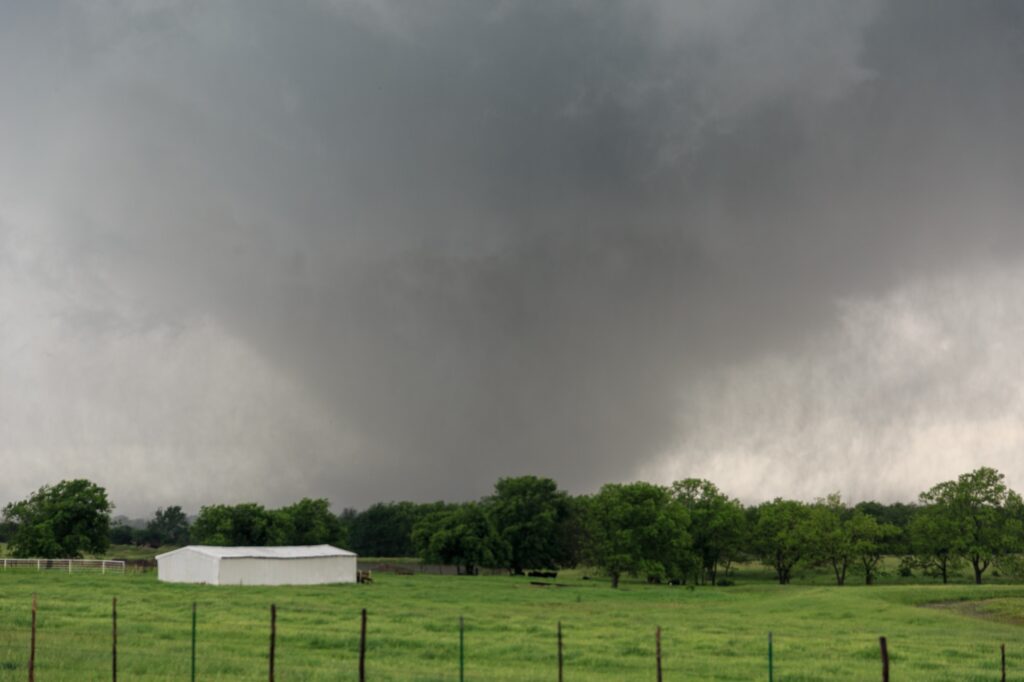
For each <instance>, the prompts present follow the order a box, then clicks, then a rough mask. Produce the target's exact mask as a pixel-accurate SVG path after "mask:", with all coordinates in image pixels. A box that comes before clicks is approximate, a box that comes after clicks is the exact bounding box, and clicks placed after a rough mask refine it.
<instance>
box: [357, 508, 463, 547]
mask: <svg viewBox="0 0 1024 682" xmlns="http://www.w3.org/2000/svg"><path fill="white" fill-rule="evenodd" d="M443 507H444V505H443V504H442V503H440V502H436V503H432V504H417V503H415V502H378V503H376V504H373V505H371V506H370V507H369V508H368V509H365V510H364V511H362V512H359V513H358V514H356V515H355V517H353V518H352V519H351V522H350V524H349V538H348V541H349V545H350V546H349V547H348V549H351V550H352V551H353V552H356V553H357V554H359V555H360V556H375V557H399V556H416V548H415V547H414V546H413V544H412V528H413V526H415V525H416V522H417V521H419V520H420V519H422V518H423V517H425V516H426V515H427V514H430V513H431V512H434V511H437V510H438V509H441V508H443Z"/></svg>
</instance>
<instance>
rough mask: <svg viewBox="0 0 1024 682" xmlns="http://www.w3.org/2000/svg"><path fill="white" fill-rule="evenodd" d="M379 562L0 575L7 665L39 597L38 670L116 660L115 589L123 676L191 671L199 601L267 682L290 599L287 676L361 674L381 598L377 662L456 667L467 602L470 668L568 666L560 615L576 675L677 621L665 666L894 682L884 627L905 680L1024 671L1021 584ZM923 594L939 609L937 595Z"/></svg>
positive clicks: (585, 676)
mask: <svg viewBox="0 0 1024 682" xmlns="http://www.w3.org/2000/svg"><path fill="white" fill-rule="evenodd" d="M558 582H559V583H563V584H565V585H567V586H566V587H554V586H550V587H538V586H533V585H531V584H530V580H529V579H528V578H510V577H451V576H432V575H416V576H395V575H378V576H376V582H375V583H374V584H373V585H366V586H364V585H335V586H324V587H281V588H262V587H212V586H192V585H167V584H161V583H158V582H157V581H156V579H155V576H154V574H152V573H146V574H128V575H124V576H113V575H107V576H100V575H84V574H82V575H67V574H63V573H57V572H51V573H47V572H43V573H35V572H31V571H27V572H20V571H10V572H8V573H6V574H0V680H24V679H26V669H27V668H26V666H27V659H28V651H29V631H30V630H29V625H30V605H31V601H32V594H33V593H36V594H37V595H38V600H39V630H38V649H37V679H39V680H41V681H43V682H56V681H57V680H74V681H76V682H77V681H80V680H100V679H109V675H110V640H111V625H110V606H111V603H110V601H111V597H113V596H117V597H118V624H119V633H118V637H119V650H118V660H119V674H120V675H121V676H122V678H123V679H126V680H135V679H145V680H184V679H188V674H189V669H190V623H191V604H192V602H193V600H194V601H196V602H197V603H198V613H199V617H198V623H199V625H198V632H199V635H198V655H197V662H198V677H199V678H200V679H217V680H254V679H265V678H266V669H267V649H268V639H269V606H270V603H271V602H274V603H276V604H277V607H278V642H277V672H278V679H279V680H346V679H349V680H352V679H356V678H357V660H358V645H359V612H360V609H362V608H364V607H365V608H366V609H368V612H369V626H368V653H367V677H368V679H371V680H457V679H458V641H459V638H458V619H459V616H460V615H462V616H464V617H465V623H466V631H465V640H466V679H469V680H540V679H556V677H555V676H556V661H557V653H556V639H555V632H556V627H557V622H558V621H559V620H561V621H562V623H563V631H564V638H565V675H566V679H567V680H574V679H575V680H653V679H654V671H655V659H654V629H655V626H656V625H660V626H661V627H662V629H663V636H662V641H663V643H662V647H663V652H664V670H665V679H667V680H756V679H767V655H766V654H767V646H766V645H767V639H766V638H767V633H768V632H769V631H772V632H773V633H774V638H775V651H774V653H775V679H776V680H790V681H796V680H872V679H880V678H881V675H880V663H879V655H878V636H879V635H883V634H884V635H886V636H887V637H888V640H889V647H890V652H891V658H892V675H893V679H895V680H901V681H909V680H997V679H999V678H998V674H999V644H1000V643H1001V642H1005V643H1006V644H1007V660H1008V667H1009V670H1010V679H1021V678H1024V637H1022V635H1024V630H1022V629H1021V627H1020V625H1019V624H1020V623H1021V622H1024V586H1012V585H994V586H980V587H975V586H973V585H965V584H958V585H950V586H941V585H882V586H877V587H862V586H848V587H843V588H836V587H831V586H825V585H789V586H785V587H780V586H777V585H772V584H770V583H768V582H764V581H760V580H757V581H753V582H749V583H747V584H744V582H743V581H742V580H740V581H739V582H740V584H739V585H736V586H734V587H725V588H722V587H719V588H711V587H698V588H695V589H688V588H686V587H669V586H657V585H642V584H637V583H626V584H624V585H623V587H622V588H621V589H619V590H612V589H610V588H609V587H608V585H607V583H606V582H604V581H585V580H581V579H580V578H579V577H578V575H577V576H576V577H573V575H572V574H569V576H568V577H564V578H563V577H561V576H560V577H559V580H558ZM926 604H939V606H933V607H925V605H926Z"/></svg>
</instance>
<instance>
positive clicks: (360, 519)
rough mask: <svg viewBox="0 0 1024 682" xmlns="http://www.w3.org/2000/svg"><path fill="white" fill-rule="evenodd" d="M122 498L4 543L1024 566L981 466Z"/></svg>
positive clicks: (567, 563) (843, 575) (69, 550)
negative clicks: (458, 489) (358, 494)
mask: <svg viewBox="0 0 1024 682" xmlns="http://www.w3.org/2000/svg"><path fill="white" fill-rule="evenodd" d="M112 508H113V507H112V505H111V503H110V502H109V500H108V499H107V496H106V492H105V491H104V490H103V488H101V487H100V486H98V485H96V484H94V483H91V482H89V481H85V480H74V481H62V482H60V483H58V484H56V485H53V486H44V487H43V488H41V489H40V490H38V491H37V492H36V493H34V494H33V495H31V496H30V497H29V498H28V499H26V500H23V501H20V502H15V503H11V504H9V505H7V506H6V507H5V508H4V510H3V523H2V524H0V541H6V542H8V543H9V545H10V550H11V551H12V552H13V553H14V554H15V555H16V556H34V557H44V558H46V557H53V558H56V557H77V556H81V555H82V553H91V554H102V553H104V552H106V551H107V550H108V548H109V547H110V544H111V543H112V542H113V543H116V544H129V543H132V544H148V545H152V546H164V545H183V544H187V543H189V542H192V543H196V544H209V545H235V546H239V545H302V544H323V543H326V544H337V545H340V546H343V547H346V548H348V549H351V550H353V551H355V552H356V553H358V554H359V555H361V556H374V557H405V556H418V557H420V558H421V559H422V560H424V561H425V562H429V563H443V564H449V565H455V566H458V567H459V572H461V573H467V574H473V573H476V572H477V571H478V570H479V569H480V568H501V569H505V570H507V571H508V572H509V573H512V574H521V573H524V572H527V571H529V570H557V569H559V568H563V567H573V566H577V565H586V566H590V567H594V568H596V569H598V570H600V571H602V572H603V573H604V574H606V575H607V576H609V577H610V579H611V583H612V585H613V586H617V585H618V583H619V580H620V579H621V578H622V577H623V576H627V575H628V576H633V577H638V578H641V579H646V580H648V581H651V582H677V583H685V582H692V583H707V584H712V585H715V584H719V583H720V582H721V581H722V578H723V576H726V575H728V574H729V573H730V571H731V569H732V567H733V566H734V565H736V564H738V563H741V562H743V563H745V562H752V561H759V562H761V563H763V564H764V565H765V566H767V567H769V568H770V569H771V570H772V571H774V573H775V578H776V579H777V580H778V582H779V583H781V584H786V583H789V582H790V581H791V580H792V578H793V576H794V573H795V572H796V571H798V570H800V569H805V568H814V569H826V570H827V571H828V572H829V574H830V575H832V576H833V577H834V579H835V581H836V584H838V585H843V584H845V583H846V582H847V580H848V578H849V577H850V576H851V575H854V574H855V575H857V576H858V577H859V578H860V579H862V580H863V581H864V582H865V583H867V584H871V583H873V582H874V581H875V580H876V579H877V577H878V575H879V572H880V567H881V563H882V558H883V557H884V556H887V555H888V556H893V555H895V556H900V557H902V559H901V563H900V568H899V570H900V572H901V573H902V574H904V575H910V574H912V573H913V572H914V571H920V572H922V573H923V574H925V575H928V576H933V577H937V578H939V579H941V580H942V581H943V582H947V581H949V580H950V579H951V577H953V576H954V575H957V574H958V573H960V572H961V571H964V570H966V569H967V568H969V569H970V572H971V574H972V575H973V577H974V580H975V582H977V583H981V582H982V579H983V576H984V575H985V574H986V572H987V571H989V570H990V569H994V570H998V571H999V572H1000V573H1001V574H1005V575H1011V576H1019V575H1024V562H1022V560H1021V554H1022V553H1024V503H1022V500H1021V496H1020V495H1018V494H1017V493H1016V492H1014V491H1013V490H1010V489H1009V488H1008V487H1007V486H1006V484H1005V480H1004V476H1003V474H1001V473H999V472H998V471H996V470H995V469H991V468H988V467H982V468H979V469H976V470H974V471H971V472H969V473H965V474H963V475H961V476H959V477H958V478H957V479H955V480H951V481H945V482H942V483H939V484H937V485H935V486H933V487H932V488H930V489H929V490H926V491H924V492H922V493H921V494H920V495H919V497H918V500H917V501H916V503H914V504H904V503H894V504H881V503H878V502H861V503H858V504H856V505H849V504H848V503H847V502H845V501H844V500H843V499H842V498H841V497H840V496H839V495H838V494H831V495H827V496H826V497H824V498H821V499H818V500H816V501H815V502H813V503H805V502H800V501H797V500H788V499H782V498H776V499H774V500H771V501H767V502H764V503H761V504H758V505H754V506H744V505H743V504H742V503H741V502H740V501H739V500H737V499H735V498H731V497H729V496H728V495H727V494H726V493H724V492H722V491H721V490H720V489H719V488H718V487H717V486H716V485H715V484H714V483H712V482H711V481H707V480H703V479H693V478H691V479H685V480H682V481H677V482H675V483H673V484H672V485H669V486H661V485H655V484H651V483H645V482H636V483H613V484H607V485H605V486H603V487H602V488H601V489H600V490H599V491H598V492H597V493H596V494H593V495H581V496H572V495H569V494H568V493H567V492H565V491H563V490H560V489H559V488H558V486H557V484H556V483H555V481H553V480H551V479H549V478H542V477H537V476H520V477H510V478H502V479H500V480H499V481H498V482H497V483H496V484H495V486H494V491H493V493H492V494H491V495H489V496H487V497H484V498H482V499H480V500H477V501H472V502H463V503H447V502H434V503H426V504H421V503H414V502H386V503H383V502H382V503H377V504H374V505H372V506H370V507H369V508H367V509H365V510H363V511H356V510H355V509H344V510H343V511H342V512H341V513H340V514H335V513H333V512H332V511H331V509H330V504H329V502H328V501H327V500H325V499H308V498H306V499H302V500H300V501H299V502H296V503H295V504H292V505H289V506H286V507H281V508H279V509H267V508H265V507H263V506H262V505H259V504H254V503H244V504H236V505H209V506H204V507H202V508H201V509H200V511H199V514H198V515H197V516H196V517H195V518H194V519H190V518H189V517H188V516H187V515H186V514H185V513H184V512H183V511H182V509H181V507H177V506H174V507H168V508H161V509H158V510H157V511H156V512H155V513H154V515H153V517H152V518H151V519H149V520H148V521H146V522H145V523H144V524H142V525H141V526H139V527H132V526H129V525H127V524H125V523H111V519H110V514H111V511H112Z"/></svg>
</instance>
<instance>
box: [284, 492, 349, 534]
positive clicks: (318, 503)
mask: <svg viewBox="0 0 1024 682" xmlns="http://www.w3.org/2000/svg"><path fill="white" fill-rule="evenodd" d="M277 513H278V514H282V515H284V516H285V517H286V518H287V523H286V527H287V528H288V531H289V537H288V540H287V541H288V544H290V545H325V544H330V543H332V542H338V540H339V535H340V533H341V522H340V521H339V520H338V517H337V516H335V515H334V514H332V513H331V503H330V502H328V501H327V500H325V499H322V498H321V499H317V500H311V499H309V498H308V497H304V498H302V499H301V500H299V501H298V502H296V503H295V504H293V505H291V506H288V507H283V508H281V509H279V510H277Z"/></svg>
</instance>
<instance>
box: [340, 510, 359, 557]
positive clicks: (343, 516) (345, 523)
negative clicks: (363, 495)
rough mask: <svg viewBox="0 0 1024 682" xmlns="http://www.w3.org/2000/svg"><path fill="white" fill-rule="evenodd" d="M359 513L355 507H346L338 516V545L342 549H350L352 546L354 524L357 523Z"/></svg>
mask: <svg viewBox="0 0 1024 682" xmlns="http://www.w3.org/2000/svg"><path fill="white" fill-rule="evenodd" d="M358 514H359V512H358V511H356V510H355V509H354V508H353V507H345V508H344V509H342V510H341V513H340V514H338V544H339V546H341V547H345V548H349V547H351V546H352V540H351V537H352V523H353V521H355V518H356V516H358Z"/></svg>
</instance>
